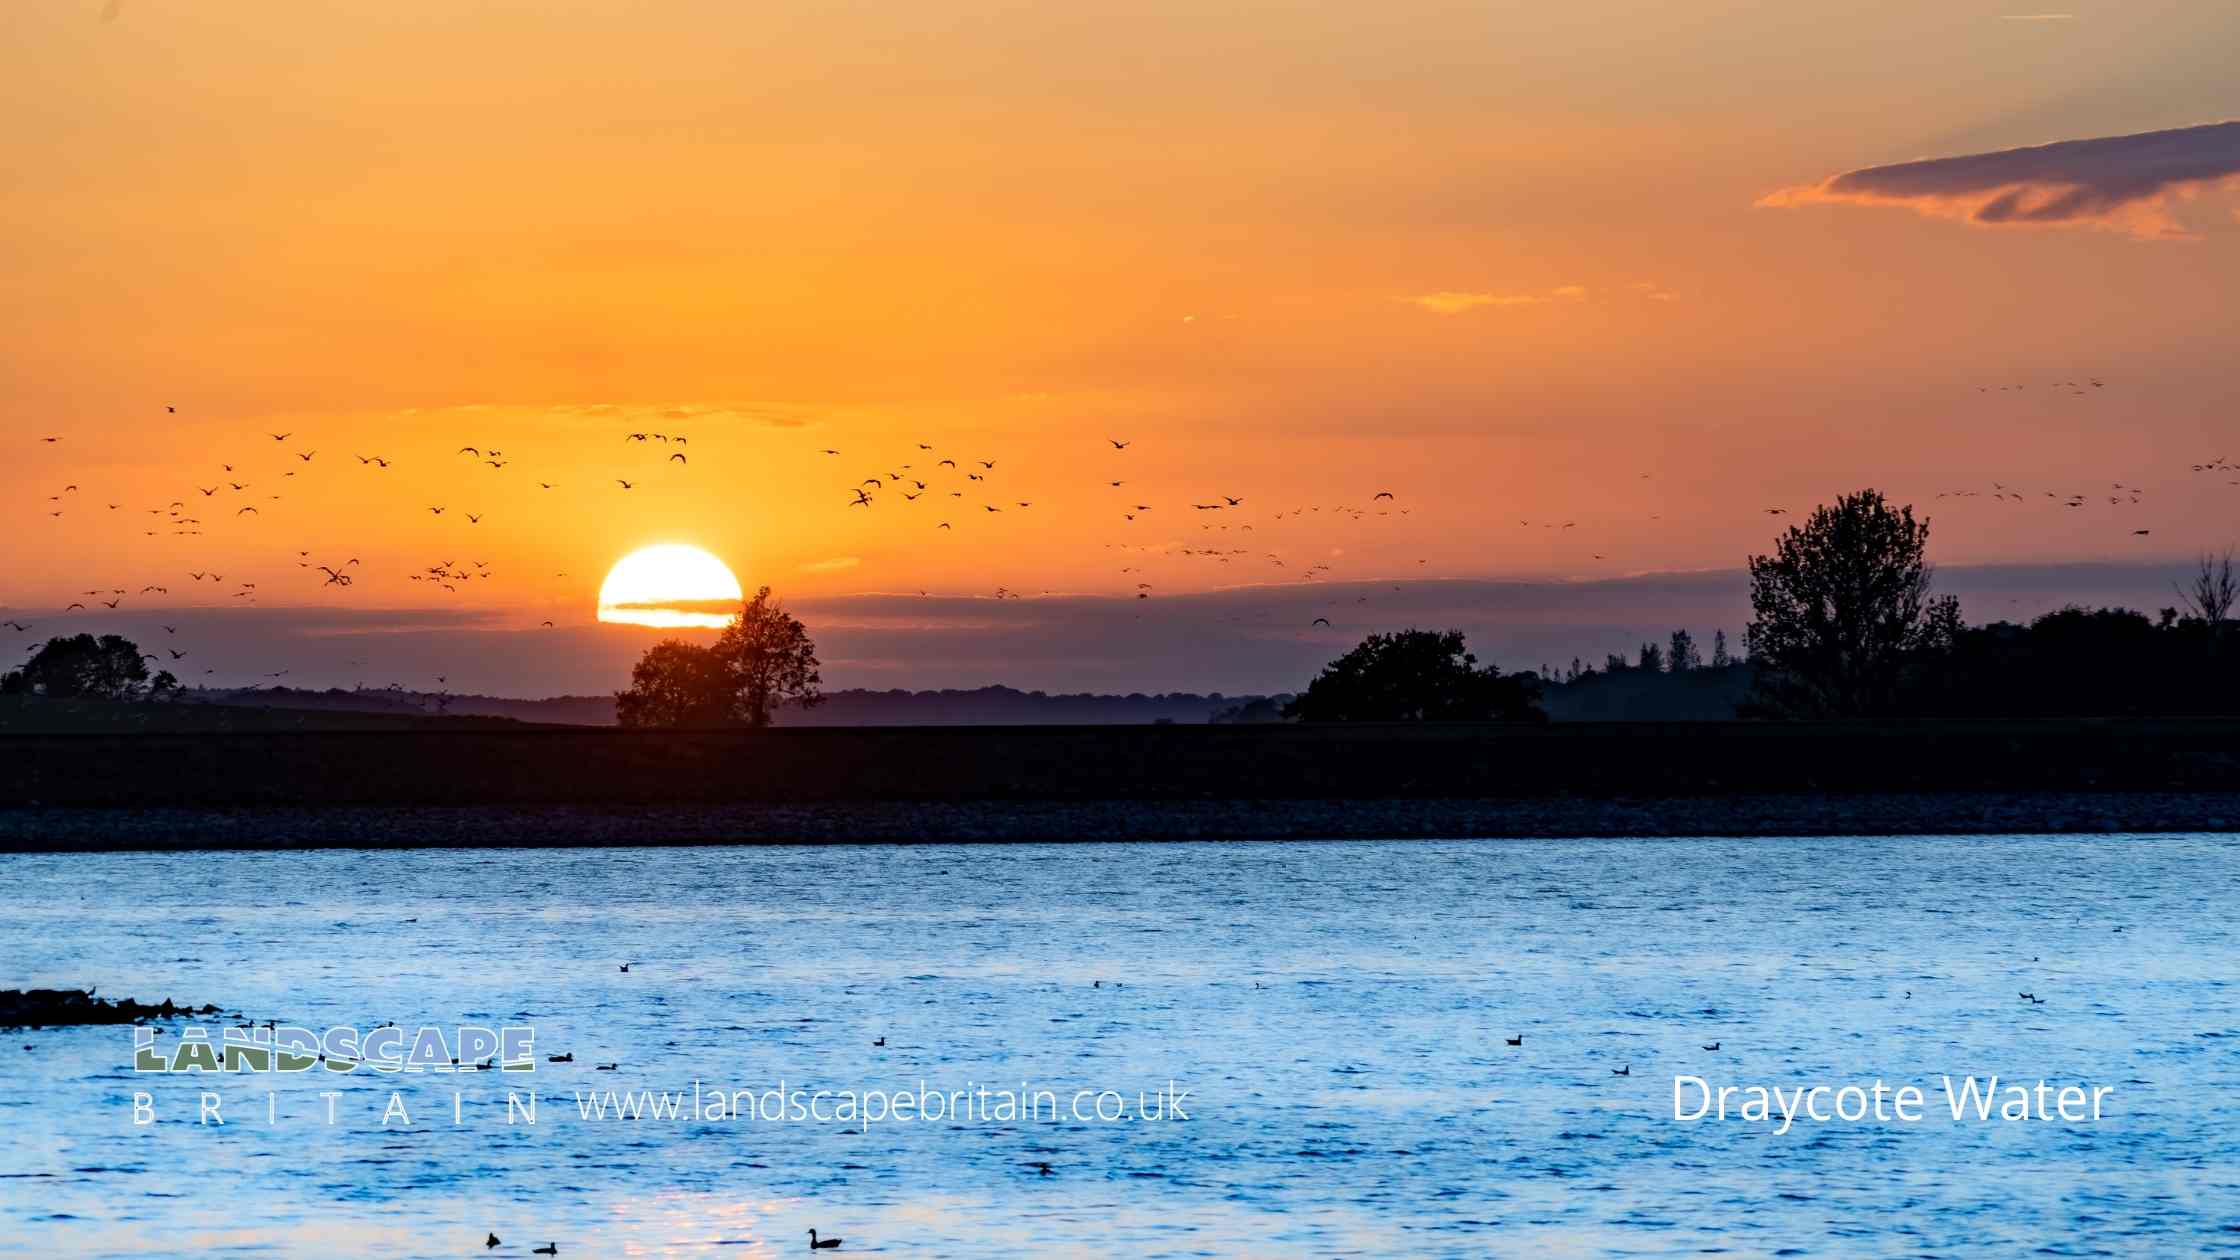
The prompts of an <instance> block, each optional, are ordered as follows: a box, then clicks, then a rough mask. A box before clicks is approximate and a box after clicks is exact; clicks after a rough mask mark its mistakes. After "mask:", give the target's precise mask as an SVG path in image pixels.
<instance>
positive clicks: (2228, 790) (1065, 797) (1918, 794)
mask: <svg viewBox="0 0 2240 1260" xmlns="http://www.w3.org/2000/svg"><path fill="white" fill-rule="evenodd" d="M0 800H4V801H6V802H9V803H10V807H8V808H0V847H12V848H19V849H20V848H47V847H65V848H76V847H144V846H153V847H161V846H164V845H169V844H217V843H240V844H260V843H281V844H306V843H347V844H415V843H433V844H445V843H452V844H463V843H568V842H571V841H573V842H621V841H655V840H672V841H683V840H722V839H741V840H744V839H789V838H804V839H808V838H820V839H821V838H831V839H848V838H862V839H910V838H926V839H938V838H988V839H995V838H1041V839H1052V838H1054V839H1078V838H1092V839H1093V838H1106V837H1118V836H1131V837H1143V838H1149V837H1153V836H1171V837H1175V838H1185V837H1195V836H1237V837H1247V836H1255V835H1260V836H1307V835H1330V836H1340V835H1394V836H1402V835H1466V834H1487V835H1516V834H1543V835H1545V834H1600V835H1608V834H1647V835H1656V834H1706V833H1722V834H1772V833H1777V832H1778V833H1791V834H1795V833H1804V834H1848V833H1859V832H1871V831H1888V830H1900V831H1954V832H1967V831H2004V830H2056V831H2069V830H2087V831H2110V830H2145V829H2173V828H2180V827H2184V828H2193V829H2202V828H2209V829H2223V828H2224V827H2225V826H2226V825H2227V824H2226V823H2225V821H2224V820H2225V819H2226V818H2228V817H2229V818H2232V819H2234V820H2235V825H2240V721H2231V720H2201V721H2108V722H2096V721H2066V722H1940V723H1876V724H1843V723H1835V724H1804V725H1776V724H1757V723H1736V722H1721V723H1662V724H1633V723H1594V724H1586V723H1582V724H1575V725H1556V726H1545V727H1512V726H1497V725H1451V726H1449V725H1435V726H1426V725H1414V726H1400V725H1396V726H1384V725H1375V726H1371V725H1361V726H1332V727H1301V726H1243V727H1225V726H1199V727H1184V726H1174V727H1110V726H1104V727H980V728H946V729H929V728H892V727H889V728H853V729H833V728H825V729H790V730H788V729H779V730H771V731H760V732H753V731H726V732H631V731H615V730H579V729H555V728H543V729H540V728H528V727H520V728H508V729H491V730H416V731H410V732H404V731H397V732H379V731H333V732H302V733H286V734H282V733H246V732H235V733H217V734H197V735H192V736H189V735H167V734H159V733H151V734H134V735H125V734H83V735H47V736H0ZM229 811H249V812H248V813H245V814H244V813H239V812H229Z"/></svg>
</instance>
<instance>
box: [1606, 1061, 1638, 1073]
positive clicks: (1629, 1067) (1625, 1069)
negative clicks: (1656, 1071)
mask: <svg viewBox="0 0 2240 1260" xmlns="http://www.w3.org/2000/svg"><path fill="white" fill-rule="evenodd" d="M1610 1075H1612V1076H1631V1075H1633V1065H1632V1064H1631V1063H1628V1064H1626V1065H1625V1066H1624V1067H1622V1068H1611V1069H1610Z"/></svg>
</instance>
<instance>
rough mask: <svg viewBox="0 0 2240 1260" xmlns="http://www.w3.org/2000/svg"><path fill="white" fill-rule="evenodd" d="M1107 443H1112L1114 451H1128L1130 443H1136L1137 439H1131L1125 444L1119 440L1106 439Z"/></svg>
mask: <svg viewBox="0 0 2240 1260" xmlns="http://www.w3.org/2000/svg"><path fill="white" fill-rule="evenodd" d="M1105 441H1107V442H1110V443H1112V449H1113V450H1116V451H1124V450H1127V449H1128V443H1129V442H1133V441H1135V439H1134V438H1129V439H1128V441H1127V442H1123V441H1121V440H1120V439H1119V438H1106V439H1105Z"/></svg>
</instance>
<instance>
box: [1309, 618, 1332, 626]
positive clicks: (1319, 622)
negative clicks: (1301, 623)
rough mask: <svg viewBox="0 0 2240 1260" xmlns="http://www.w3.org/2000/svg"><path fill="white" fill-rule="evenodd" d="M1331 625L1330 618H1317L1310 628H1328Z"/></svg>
mask: <svg viewBox="0 0 2240 1260" xmlns="http://www.w3.org/2000/svg"><path fill="white" fill-rule="evenodd" d="M1329 624H1330V619H1329V618H1328V617H1317V618H1315V619H1314V621H1313V622H1312V623H1311V625H1310V628H1311V627H1312V626H1327V625H1329Z"/></svg>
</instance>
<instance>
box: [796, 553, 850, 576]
mask: <svg viewBox="0 0 2240 1260" xmlns="http://www.w3.org/2000/svg"><path fill="white" fill-rule="evenodd" d="M862 563H863V561H862V560H861V559H860V558H858V557H856V556H834V557H833V558H831V559H830V560H814V561H811V562H810V563H808V564H805V565H802V566H801V571H802V572H803V573H838V572H840V571H841V570H843V569H852V568H855V567H856V566H857V565H859V564H862Z"/></svg>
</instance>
